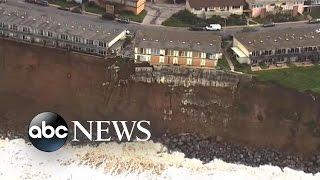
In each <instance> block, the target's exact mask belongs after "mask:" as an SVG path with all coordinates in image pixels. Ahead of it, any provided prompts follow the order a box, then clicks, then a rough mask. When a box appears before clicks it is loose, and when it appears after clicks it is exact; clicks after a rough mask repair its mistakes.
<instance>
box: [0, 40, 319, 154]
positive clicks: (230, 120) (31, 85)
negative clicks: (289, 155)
mask: <svg viewBox="0 0 320 180" xmlns="http://www.w3.org/2000/svg"><path fill="white" fill-rule="evenodd" d="M0 42H1V43H0V102H1V104H0V127H1V129H0V130H1V131H2V133H6V132H13V133H16V134H22V135H23V134H26V132H27V131H26V129H27V126H28V124H29V122H30V120H31V119H32V118H33V116H34V115H36V114H37V113H39V112H42V111H53V112H57V113H59V114H60V115H62V116H63V117H64V118H65V119H67V120H68V121H71V120H80V121H81V120H83V121H86V120H142V119H144V120H149V121H151V125H152V130H153V131H152V133H153V135H160V134H163V133H165V132H166V133H172V134H176V133H185V132H192V133H197V134H200V135H202V136H219V139H220V140H221V139H223V140H225V141H229V142H234V143H240V144H244V145H248V146H253V147H269V148H277V149H280V150H284V151H288V152H294V153H297V154H304V155H310V154H313V153H316V152H318V151H319V150H320V102H319V98H317V97H314V98H313V96H311V95H310V94H307V93H299V92H296V91H294V90H290V89H285V88H282V87H279V86H276V85H272V84H260V83H252V84H244V85H241V86H239V88H238V89H236V90H231V89H225V88H208V87H193V88H185V87H175V88H173V89H172V87H169V86H166V85H161V84H143V83H133V82H129V83H127V84H126V85H121V86H118V84H113V83H112V80H111V78H110V77H111V72H110V70H108V69H107V68H108V67H109V66H110V65H111V64H113V63H114V60H106V59H103V58H97V57H93V56H86V55H80V54H77V53H71V52H67V51H63V50H57V49H50V48H44V47H40V46H30V45H27V44H21V43H15V42H11V41H6V40H0ZM104 83H107V84H106V85H103V84H104ZM314 99H315V100H314ZM170 110H172V114H170Z"/></svg>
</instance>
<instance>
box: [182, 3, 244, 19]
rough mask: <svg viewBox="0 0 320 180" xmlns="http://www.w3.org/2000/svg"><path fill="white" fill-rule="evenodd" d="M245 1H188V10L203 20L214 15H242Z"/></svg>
mask: <svg viewBox="0 0 320 180" xmlns="http://www.w3.org/2000/svg"><path fill="white" fill-rule="evenodd" d="M245 5H246V2H245V0H187V1H186V9H187V10H188V11H190V12H191V13H193V14H195V15H197V16H198V17H201V18H210V17H212V16H213V15H217V16H222V17H227V16H230V15H231V14H237V15H242V14H243V10H244V7H245Z"/></svg>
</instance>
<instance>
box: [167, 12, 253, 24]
mask: <svg viewBox="0 0 320 180" xmlns="http://www.w3.org/2000/svg"><path fill="white" fill-rule="evenodd" d="M208 24H221V25H222V26H225V25H227V26H235V25H246V24H247V20H246V18H245V16H239V15H231V16H229V17H228V18H227V19H224V18H222V17H220V16H212V17H211V18H209V19H204V18H199V17H197V16H196V15H194V14H192V13H191V12H189V11H187V10H182V11H179V12H177V13H176V14H174V15H172V16H171V17H170V18H169V19H167V20H166V21H164V22H163V23H162V25H164V26H173V27H190V26H206V25H208Z"/></svg>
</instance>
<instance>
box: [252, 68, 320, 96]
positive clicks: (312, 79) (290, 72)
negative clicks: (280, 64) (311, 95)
mask: <svg viewBox="0 0 320 180" xmlns="http://www.w3.org/2000/svg"><path fill="white" fill-rule="evenodd" d="M255 74H256V77H257V79H258V80H260V81H272V82H276V83H279V84H281V85H283V86H286V87H290V88H295V89H297V90H299V91H306V90H311V91H313V92H317V93H320V78H319V77H320V66H319V65H315V66H311V67H292V68H287V69H280V70H267V71H260V72H256V73H255Z"/></svg>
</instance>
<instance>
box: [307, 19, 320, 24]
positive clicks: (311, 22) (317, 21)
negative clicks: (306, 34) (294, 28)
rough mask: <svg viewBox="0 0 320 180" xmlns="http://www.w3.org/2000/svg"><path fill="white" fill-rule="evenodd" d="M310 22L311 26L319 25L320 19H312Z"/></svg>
mask: <svg viewBox="0 0 320 180" xmlns="http://www.w3.org/2000/svg"><path fill="white" fill-rule="evenodd" d="M308 22H309V24H317V23H320V19H311V20H309V21H308Z"/></svg>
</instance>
